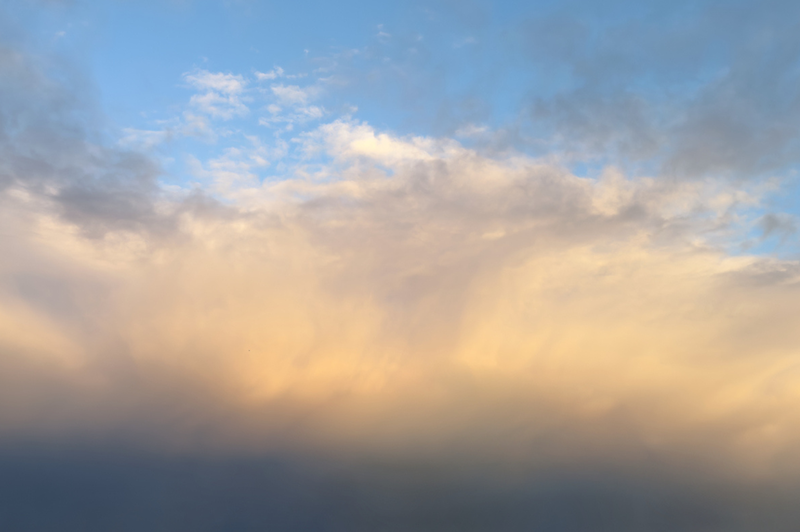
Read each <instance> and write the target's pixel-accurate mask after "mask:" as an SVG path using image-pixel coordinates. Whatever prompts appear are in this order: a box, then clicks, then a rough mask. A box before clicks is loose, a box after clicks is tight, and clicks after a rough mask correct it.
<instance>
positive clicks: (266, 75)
mask: <svg viewBox="0 0 800 532" xmlns="http://www.w3.org/2000/svg"><path fill="white" fill-rule="evenodd" d="M283 75H284V71H283V69H282V68H281V67H279V66H276V67H275V68H273V69H272V70H270V71H269V72H256V79H258V81H265V80H272V79H276V78H280V77H283Z"/></svg>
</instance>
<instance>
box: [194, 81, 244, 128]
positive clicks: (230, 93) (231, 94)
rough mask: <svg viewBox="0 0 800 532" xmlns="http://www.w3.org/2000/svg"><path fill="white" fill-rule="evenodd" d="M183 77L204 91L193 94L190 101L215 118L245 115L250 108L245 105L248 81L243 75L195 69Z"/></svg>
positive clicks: (226, 118)
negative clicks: (244, 94)
mask: <svg viewBox="0 0 800 532" xmlns="http://www.w3.org/2000/svg"><path fill="white" fill-rule="evenodd" d="M183 79H184V80H185V81H186V82H188V83H189V84H190V85H192V86H193V87H195V88H197V89H199V90H200V91H202V93H201V94H195V95H194V96H192V98H191V100H190V103H191V104H192V105H193V106H195V107H196V108H197V109H198V110H199V111H200V112H202V113H205V114H208V115H210V116H212V117H214V118H221V119H223V120H230V119H231V118H234V117H237V116H239V117H241V116H245V115H246V114H247V113H248V112H249V111H250V110H249V108H248V107H247V105H245V103H244V101H245V98H244V96H243V93H244V91H245V86H246V85H247V82H246V81H245V79H244V78H243V77H242V76H238V75H233V74H224V73H221V72H218V73H212V72H208V71H207V70H195V71H194V72H187V73H185V74H184V75H183Z"/></svg>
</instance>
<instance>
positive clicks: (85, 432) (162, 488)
mask: <svg viewBox="0 0 800 532" xmlns="http://www.w3.org/2000/svg"><path fill="white" fill-rule="evenodd" d="M579 48H580V47H579ZM563 53H564V54H566V55H567V56H569V57H572V55H570V54H573V53H577V52H574V50H573V48H572V44H570V43H569V42H568V43H566V44H564V50H563ZM43 63H46V61H43V60H41V59H39V58H36V57H33V56H31V55H29V54H25V53H23V52H21V51H19V50H16V49H13V48H3V49H2V50H0V96H1V97H0V256H2V257H3V260H2V261H0V476H2V477H3V478H4V479H7V480H8V481H7V482H5V483H3V486H2V487H0V528H8V529H25V528H26V527H27V528H35V527H38V528H40V529H52V528H56V527H58V528H61V529H66V530H69V529H70V527H72V529H85V528H86V526H90V527H94V528H109V529H112V528H120V529H123V530H124V529H126V528H127V529H153V528H159V527H161V528H163V527H165V526H166V527H168V528H171V529H177V530H183V529H186V530H189V529H191V530H211V529H218V528H219V527H227V528H238V529H244V530H260V529H264V528H271V529H281V528H283V529H287V530H288V529H291V530H298V529H299V530H302V529H304V528H305V529H316V530H318V529H326V528H328V529H331V530H359V529H363V530H371V529H375V528H380V527H381V526H383V525H385V524H387V523H389V524H391V525H393V526H395V527H396V528H397V529H423V530H424V529H429V530H435V529H441V528H453V527H457V528H463V529H470V527H471V528H472V529H493V530H519V529H530V528H538V529H545V530H546V529H548V528H550V529H581V528H594V529H598V530H631V531H633V530H648V529H652V530H667V531H671V530H675V531H678V530H734V531H736V530H742V531H745V530H752V529H753V528H758V527H760V528H761V529H765V530H789V529H791V528H792V527H793V526H795V523H796V522H797V510H796V500H797V486H798V478H800V460H799V459H800V456H798V453H797V449H798V443H799V442H800V432H798V428H797V423H796V419H797V412H798V410H797V409H798V406H797V405H798V390H800V386H798V385H800V372H799V371H798V361H797V354H798V353H797V346H798V345H800V333H799V332H798V328H797V326H796V321H797V320H796V316H797V315H798V311H800V308H798V305H800V303H798V302H800V297H798V296H799V295H800V294H799V293H798V291H800V264H798V262H797V261H796V260H790V259H779V258H776V257H773V256H768V255H748V254H746V253H731V252H730V251H729V250H731V249H738V248H739V246H740V245H741V244H742V242H748V241H749V240H750V239H751V238H752V235H753V234H754V233H755V234H763V235H764V237H768V236H772V235H774V236H780V237H784V235H786V236H785V237H786V238H788V236H789V235H791V234H792V232H793V231H794V230H795V225H796V223H795V220H794V218H792V217H791V216H789V215H787V214H785V213H779V212H771V211H769V210H767V209H766V204H767V198H768V196H769V194H772V193H774V192H775V187H776V186H781V182H780V181H774V182H773V181H765V180H762V179H759V178H758V177H757V176H755V175H754V176H751V179H750V180H746V181H738V180H731V179H728V177H729V175H728V173H727V172H723V171H719V172H717V171H713V172H712V171H710V170H708V169H709V168H721V167H716V166H714V165H715V164H716V163H715V162H714V161H717V160H718V159H717V155H714V153H713V152H714V150H713V149H711V150H710V152H709V153H710V154H703V153H700V152H699V151H698V155H697V158H694V159H693V158H692V157H689V156H688V155H687V157H686V158H680V161H685V162H686V164H687V166H686V168H692V170H691V172H690V171H689V170H686V172H687V173H691V175H692V179H673V177H674V174H673V173H672V170H670V168H671V167H670V165H668V164H666V163H665V164H664V165H661V166H657V167H656V168H655V170H654V172H653V173H650V174H646V173H641V174H637V173H632V172H629V171H628V170H627V169H626V168H625V166H624V165H619V166H615V165H606V166H605V167H604V168H603V169H602V171H600V172H598V176H597V178H592V179H590V178H585V177H581V176H579V175H576V173H574V172H572V171H571V170H570V169H569V168H567V167H566V166H565V165H564V164H562V161H563V160H565V159H569V157H568V155H570V154H567V155H564V154H562V153H561V152H557V153H555V154H548V156H545V157H536V156H533V155H526V154H522V153H518V152H513V151H509V150H506V151H498V152H497V153H494V154H490V153H486V152H485V151H482V150H480V149H472V148H470V147H469V146H467V145H465V144H462V143H460V142H458V141H457V140H454V139H452V138H449V137H446V136H442V137H437V136H432V135H402V134H397V133H394V132H392V131H389V130H386V129H382V128H377V127H374V126H372V125H370V124H369V123H368V122H366V121H364V120H355V119H353V118H338V119H331V120H329V121H327V122H323V123H316V124H314V126H313V127H311V126H310V127H309V129H307V130H305V131H303V132H301V133H300V134H298V135H297V136H296V138H295V139H292V141H291V142H289V141H286V142H283V141H281V140H280V139H279V140H278V141H276V142H267V141H265V140H264V139H262V138H260V137H258V136H254V135H250V136H244V135H242V136H241V137H236V139H239V138H243V139H244V142H242V143H240V144H238V145H236V144H235V142H234V141H230V142H229V143H228V144H226V145H225V146H223V147H222V148H221V150H220V152H219V153H212V154H210V155H208V156H207V157H204V158H202V159H201V158H200V156H199V155H196V156H195V157H194V158H193V159H191V161H192V162H191V165H192V169H193V171H194V177H195V178H197V179H198V180H199V181H200V182H199V183H197V184H191V185H186V186H185V187H184V188H180V187H173V188H168V187H165V186H162V185H160V184H159V178H160V177H161V176H162V174H161V170H160V168H159V165H158V164H157V163H156V162H155V161H154V160H153V159H152V158H151V156H148V155H146V154H143V153H141V152H139V151H136V150H134V149H132V147H139V146H142V145H143V144H144V145H145V146H146V145H148V144H154V143H155V142H157V141H161V139H163V138H164V135H165V133H164V132H168V131H170V129H169V128H165V129H164V130H155V129H153V130H128V131H126V132H125V135H126V137H125V138H124V139H123V141H122V142H121V143H118V144H117V145H113V146H109V145H107V144H106V143H104V142H103V141H102V139H103V135H102V134H101V132H102V131H103V127H102V124H103V120H102V119H101V117H99V116H98V114H96V111H94V110H93V108H92V106H91V102H87V101H84V100H82V99H81V96H82V95H84V94H86V93H87V92H86V91H85V90H82V88H83V81H82V80H81V79H80V78H79V76H77V75H76V74H75V73H74V72H69V71H63V70H57V71H55V72H53V71H52V70H50V68H51V67H52V65H50V64H44V66H43ZM584 66H585V65H584ZM586 68H588V67H586ZM587 75H588V74H587ZM620 76H621V78H619V79H627V78H625V76H624V75H622V74H620ZM184 79H185V81H186V82H187V83H188V84H189V85H191V86H192V87H194V88H195V89H197V90H198V91H199V93H198V94H196V95H194V96H193V97H192V100H191V101H190V106H191V108H192V112H191V113H189V114H185V115H181V117H182V120H181V121H176V122H175V123H172V122H170V124H169V125H171V126H173V127H174V130H175V131H179V132H183V131H186V130H184V129H182V128H184V127H188V126H187V124H195V126H196V128H197V131H205V127H206V126H207V125H208V124H209V123H210V120H211V119H232V118H234V117H237V116H244V113H246V112H247V111H246V109H247V106H246V105H245V103H244V102H248V103H249V100H245V97H246V96H247V97H249V95H248V90H250V89H248V84H247V80H246V79H245V78H244V77H242V76H237V75H233V74H222V73H216V74H215V73H210V72H207V71H203V70H197V71H194V72H191V73H187V74H186V75H185V78H184ZM587 79H588V78H587ZM720 79H723V81H722V82H720V83H722V84H723V85H724V84H725V83H727V81H726V80H729V78H728V77H727V74H725V75H723V76H722V77H721V78H720ZM748 79H752V78H748ZM768 79H774V78H772V77H770V78H768ZM608 83H611V84H612V85H613V84H614V83H616V82H615V81H614V80H610V81H608ZM708 83H710V84H712V85H713V83H717V82H713V83H712V82H710V81H709V82H708ZM712 85H708V86H709V87H710V86H712ZM714 86H716V85H714ZM737 87H739V85H737ZM276 88H277V91H276ZM315 90H317V89H315V88H308V87H300V86H293V85H290V86H285V85H274V86H272V87H271V88H270V89H269V91H268V92H267V91H265V92H266V94H267V96H268V97H269V98H274V100H271V99H270V100H268V105H274V106H275V107H273V108H267V111H268V112H269V113H270V114H271V115H281V113H284V112H285V113H286V114H285V116H287V117H291V116H293V115H292V114H291V113H295V114H300V113H302V112H305V111H303V110H304V109H306V110H309V111H308V113H310V115H313V116H314V118H317V119H318V118H324V117H325V114H324V113H322V106H321V105H320V106H318V109H320V113H322V114H314V113H313V112H312V111H310V110H311V109H312V108H313V106H312V105H311V103H312V102H315V100H314V99H315V98H317V97H318V94H317V93H315V92H314V91H315ZM704 90H705V89H703V90H701V91H700V92H703V91H704ZM738 90H739V89H737V90H736V91H733V92H737V91H738ZM593 91H594V89H592V90H589V91H588V92H587V93H586V96H587V99H586V100H583V101H589V102H590V103H591V105H589V107H591V106H592V105H594V104H596V103H597V102H600V104H603V105H605V104H608V107H603V105H600V106H599V107H594V108H593V109H594V111H592V112H589V111H586V109H587V108H578V109H577V110H575V109H573V110H570V109H568V107H569V106H568V105H566V104H565V105H564V107H563V109H562V108H556V107H554V106H553V105H552V104H553V102H556V101H557V99H553V100H551V101H549V102H545V103H544V104H543V105H544V107H545V108H547V109H548V110H549V111H552V112H554V113H555V114H556V115H558V116H557V118H558V119H563V118H564V116H566V115H565V114H564V113H569V112H576V113H579V114H582V113H583V114H582V116H581V117H578V118H575V120H572V118H570V121H571V123H573V125H574V124H578V125H580V127H578V128H577V129H576V133H575V135H574V137H573V136H572V134H569V135H567V134H564V139H565V142H568V141H569V142H571V141H573V140H574V142H575V143H576V144H577V145H582V146H589V145H590V144H591V142H590V141H597V138H593V135H597V136H598V137H601V136H602V135H603V134H604V132H606V131H607V132H610V133H614V132H618V133H619V132H621V133H620V135H621V136H620V138H623V137H626V136H627V135H629V133H631V131H634V130H637V128H639V123H638V122H636V121H635V120H633V121H624V120H623V121H621V122H620V123H619V124H618V125H619V127H618V128H613V127H611V126H610V125H609V124H612V123H613V120H612V119H613V117H614V116H615V112H614V110H615V109H617V110H618V109H620V108H624V109H629V112H627V111H626V112H627V114H626V116H627V117H628V118H630V116H631V115H633V114H635V113H634V112H633V111H630V109H634V110H635V109H640V108H641V109H642V113H641V116H642V117H644V118H642V120H643V122H642V123H643V124H646V125H647V124H650V122H647V120H649V118H648V117H649V116H650V114H649V113H650V112H651V107H650V104H651V103H652V102H650V101H644V102H643V103H642V105H641V107H639V103H638V102H640V100H639V99H637V98H636V97H632V98H631V99H630V100H627V99H625V98H622V99H618V96H619V93H614V91H611V93H612V94H613V96H609V97H608V98H606V97H605V96H603V97H599V99H595V98H596V97H598V94H599V93H595V92H593ZM254 94H255V91H254ZM259 94H263V93H259ZM698 94H699V93H698ZM739 94H742V93H741V92H739ZM578 96H580V95H579V94H578V92H576V93H574V94H573V93H570V94H567V96H566V97H565V98H566V99H565V100H564V101H565V102H567V101H569V100H570V98H573V97H575V98H576V99H575V102H576V103H577V102H578V101H579V100H580V98H578ZM601 96H602V95H601ZM623 100H624V101H625V102H627V103H625V104H624V105H623V104H622V103H620V102H623ZM645 100H646V99H645ZM701 100H702V98H699V97H698V99H694V100H692V102H694V103H697V102H700V101H701ZM735 100H736V98H733V99H732V100H730V101H729V102H723V103H722V104H721V105H722V107H721V108H720V109H726V108H728V107H726V106H728V105H732V104H730V102H733V101H735ZM748 101H749V100H748ZM759 102H760V101H759ZM694 103H693V104H694ZM762 103H763V102H760V103H757V104H753V105H755V107H756V108H758V109H761V107H760V106H761V105H762ZM779 103H780V102H779ZM598 105H599V104H598ZM628 105H629V106H630V107H626V106H628ZM781 105H782V104H781ZM781 105H778V107H779V108H781ZM701 107H702V109H701V108H698V113H697V114H696V115H695V117H683V116H681V117H679V118H680V120H681V122H680V123H681V124H688V123H689V122H691V121H692V120H698V121H699V122H698V127H700V126H699V124H700V123H702V124H706V125H707V126H708V128H710V129H708V131H711V132H712V133H713V132H714V131H715V130H714V124H716V123H717V122H716V121H715V120H716V119H717V118H718V119H719V120H722V118H719V116H723V115H725V113H722V112H720V114H719V115H715V114H714V113H711V111H714V110H715V109H716V108H715V107H714V105H713V104H712V103H708V104H707V105H706V104H703V106H701ZM242 109H245V111H242ZM285 109H288V110H289V111H285ZM598 109H606V111H607V112H597V111H598ZM731 109H733V108H731ZM584 111H586V112H585V113H584ZM700 111H703V112H700ZM706 111H707V112H709V113H711V114H704V112H706ZM715 112H716V111H715ZM755 114H756V115H758V117H757V118H758V119H757V120H755V121H753V122H748V124H750V125H751V126H752V124H756V126H755V128H754V129H752V130H750V129H748V131H752V132H758V131H763V129H762V128H761V126H760V125H759V124H762V122H760V121H759V120H760V119H761V118H763V116H766V115H763V114H760V111H759V112H756V113H755ZM712 115H713V116H712ZM281 116H283V115H281ZM570 116H571V115H570ZM637 116H638V115H637ZM597 117H600V118H603V119H604V120H606V122H604V123H603V124H599V123H598V122H595V121H594V120H595V119H597ZM714 117H717V118H715V119H714V120H712V118H714ZM579 118H580V119H579ZM583 118H585V119H586V120H587V121H588V122H585V123H584V122H581V120H582V119H583ZM601 122H602V121H601ZM176 124H177V125H176ZM562 125H563V124H562ZM601 125H602V126H603V127H600V126H601ZM584 126H585V127H584ZM209 127H210V126H209ZM576 127H577V126H576ZM648 127H649V125H648V126H647V127H644V126H642V128H641V131H649V129H648ZM748 127H750V126H748ZM598 128H599V129H598ZM723 129H726V131H728V130H729V129H730V128H727V126H726V127H723ZM734 129H735V128H734ZM655 130H658V128H656V129H655ZM679 130H680V127H677V126H676V129H674V131H679ZM700 130H703V131H706V130H705V129H703V128H702V127H700ZM561 131H562V132H563V131H566V130H561ZM658 131H660V130H658ZM670 131H673V130H670ZM462 133H463V134H464V135H474V136H479V135H483V134H484V131H482V130H481V129H480V128H474V127H473V128H464V129H463V130H462ZM584 133H585V135H584ZM180 134H188V133H180ZM198 134H199V133H198ZM687 135H688V133H687ZM713 136H714V135H712V137H713ZM733 136H734V137H736V135H733ZM767 136H769V135H767ZM656 137H658V136H657V135H656ZM756 137H759V135H756ZM789 137H790V136H789ZM789 137H786V138H789ZM680 138H689V136H686V137H680ZM714 138H717V137H714ZM749 138H752V137H749ZM759 138H760V137H759ZM776 138H779V137H776ZM780 138H783V137H780ZM780 138H779V139H780ZM656 141H657V142H661V140H659V138H656ZM598 142H599V141H598ZM614 142H616V140H614ZM654 142H655V141H654ZM690 144H691V143H690ZM292 145H296V146H297V147H298V150H297V152H296V153H295V152H293V151H291V146H292ZM710 145H711V147H712V148H713V146H714V142H711V144H710ZM743 145H748V146H751V149H752V150H753V151H752V152H751V153H746V154H744V155H742V157H743V159H741V160H738V161H737V162H735V163H731V167H733V166H735V167H736V168H739V169H742V171H744V170H747V169H748V168H756V167H758V168H776V166H775V164H773V163H769V164H765V165H764V166H758V164H756V165H755V166H748V165H750V164H751V163H753V161H755V160H756V159H757V157H756V155H755V153H756V152H760V153H762V155H763V157H764V158H765V159H764V160H770V158H771V157H773V156H774V155H775V154H776V153H777V152H775V151H772V148H773V147H772V146H770V145H767V144H765V143H759V142H754V143H751V142H749V141H748V142H744V143H743ZM787 145H788V144H787ZM598 146H600V144H598ZM669 146H673V147H674V146H681V145H680V143H677V142H673V143H672V144H669ZM586 149H587V152H588V153H589V155H588V156H587V157H588V158H591V157H592V148H591V146H590V147H589V148H586ZM636 149H637V150H638V149H639V148H636ZM681 149H682V148H681ZM675 150H676V151H669V150H667V153H668V154H670V156H671V154H673V153H678V151H680V150H678V149H677V148H675ZM573 153H574V152H573ZM686 153H688V152H686ZM706 156H708V159H703V157H706ZM665 160H667V159H665ZM712 163H713V164H712ZM759 164H760V163H759ZM770 165H771V166H770ZM701 168H703V169H705V170H700V169H701ZM668 170H670V171H668ZM267 171H270V172H273V171H274V173H273V174H270V175H266V173H267ZM661 171H663V173H659V172H661ZM676 171H677V170H676ZM707 174H708V175H707ZM778 190H780V189H778ZM153 494H156V495H157V496H154V495H153ZM87 523H88V525H87Z"/></svg>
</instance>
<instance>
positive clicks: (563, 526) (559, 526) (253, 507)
mask: <svg viewBox="0 0 800 532" xmlns="http://www.w3.org/2000/svg"><path fill="white" fill-rule="evenodd" d="M0 475H2V476H1V477H0V478H2V481H0V495H1V496H2V498H1V499H0V501H1V502H0V526H2V527H3V528H4V529H5V530H17V531H21V532H23V531H24V532H28V531H31V532H32V531H48V532H49V531H52V530H59V531H64V532H72V531H78V530H107V529H111V530H119V531H125V532H128V531H130V532H139V531H145V530H147V531H162V530H163V531H171V532H173V531H174V532H184V531H185V532H190V531H191V532H218V531H219V532H221V531H241V532H249V531H258V530H287V531H288V530H297V531H340V530H341V531H347V530H364V531H368V530H388V531H429V530H430V531H440V530H452V531H462V530H463V531H471V530H475V531H479V530H497V531H522V530H542V531H546V532H549V531H553V532H561V531H569V532H572V531H598V532H618V531H622V532H627V531H630V532H649V531H653V532H673V531H675V532H677V531H691V532H693V531H729V532H739V531H742V532H745V531H750V530H769V531H776V532H777V531H790V530H794V529H795V526H796V521H797V519H798V518H800V510H798V509H797V507H796V504H795V502H796V497H797V496H798V495H800V490H798V487H797V486H786V485H775V484H770V483H763V484H757V485H742V484H737V483H735V482H729V481H727V482H726V481H724V480H722V479H719V480H717V481H710V480H709V479H693V480H690V478H691V476H692V475H691V473H689V472H688V471H680V472H678V471H672V472H664V473H663V474H662V475H661V476H659V475H648V474H642V475H630V474H629V475H624V474H621V473H620V472H619V471H614V470H605V471H604V470H595V471H592V470H591V468H574V469H573V468H563V469H561V470H554V471H548V472H540V473H539V474H537V475H535V476H530V477H527V478H520V479H518V480H516V481H511V482H509V481H507V480H501V479H498V478H497V477H496V476H494V475H492V474H491V473H490V474H488V475H484V474H482V471H481V470H480V469H475V470H471V469H470V468H468V467H467V468H459V469H453V468H447V467H446V466H443V464H442V461H436V462H407V461H406V462H402V461H401V462H390V461H387V460H385V459H383V460H372V461H371V460H368V459H362V460H357V461H349V462H338V463H337V462H331V461H327V462H321V461H319V460H306V461H304V462H300V461H297V460H296V459H287V458H274V457H273V458H252V457H251V458H242V457H228V458H224V457H205V458H203V457H164V456H153V455H146V454H138V455H137V454H130V453H114V452H109V451H108V450H95V452H88V451H77V452H75V451H72V452H69V451H66V452H65V451H63V450H59V451H57V452H31V451H25V452H20V451H16V452H10V451H8V450H6V451H5V452H4V453H3V456H2V458H0Z"/></svg>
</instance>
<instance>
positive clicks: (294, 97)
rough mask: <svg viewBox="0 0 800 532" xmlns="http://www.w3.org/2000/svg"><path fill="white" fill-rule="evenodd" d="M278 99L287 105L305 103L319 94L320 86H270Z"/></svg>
mask: <svg viewBox="0 0 800 532" xmlns="http://www.w3.org/2000/svg"><path fill="white" fill-rule="evenodd" d="M270 88H271V89H272V93H273V94H274V95H275V96H276V97H277V98H278V100H279V101H280V102H281V103H283V104H286V105H305V104H307V103H308V102H309V101H311V100H313V99H314V98H316V96H317V95H318V94H319V88H318V87H314V86H311V87H302V88H301V87H299V86H297V85H282V84H281V85H273V86H272V87H270Z"/></svg>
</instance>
